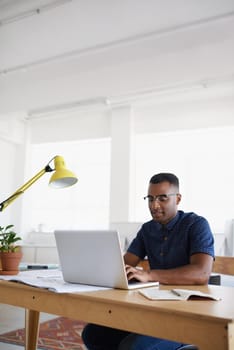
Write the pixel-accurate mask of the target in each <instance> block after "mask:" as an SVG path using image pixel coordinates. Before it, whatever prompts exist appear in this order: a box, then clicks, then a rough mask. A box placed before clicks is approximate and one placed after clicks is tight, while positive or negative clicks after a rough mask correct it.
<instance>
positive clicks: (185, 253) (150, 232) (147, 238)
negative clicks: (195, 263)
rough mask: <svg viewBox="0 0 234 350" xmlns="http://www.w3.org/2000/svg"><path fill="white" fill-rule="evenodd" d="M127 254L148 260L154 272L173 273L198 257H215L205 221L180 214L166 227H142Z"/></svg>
mask: <svg viewBox="0 0 234 350" xmlns="http://www.w3.org/2000/svg"><path fill="white" fill-rule="evenodd" d="M127 251H128V252H129V253H132V254H135V255H137V256H138V257H139V258H141V259H144V258H145V257H146V256H147V257H148V260H149V264H150V268H151V269H171V268H175V267H179V266H183V265H187V264H189V263H190V256H191V255H193V254H196V253H205V254H209V255H211V256H212V257H214V238H213V235H212V232H211V229H210V226H209V223H208V221H207V220H206V219H205V218H204V217H202V216H199V215H197V214H195V213H184V212H183V211H181V210H179V211H178V212H177V214H176V216H175V217H174V218H173V219H172V220H171V221H170V222H169V223H168V224H166V225H162V224H159V223H158V222H156V221H154V220H151V221H149V222H146V223H145V224H143V225H142V227H141V229H140V231H139V232H138V233H137V235H136V238H135V239H134V240H133V241H132V242H131V244H130V246H129V248H128V250H127Z"/></svg>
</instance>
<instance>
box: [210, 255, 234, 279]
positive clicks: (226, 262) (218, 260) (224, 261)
mask: <svg viewBox="0 0 234 350" xmlns="http://www.w3.org/2000/svg"><path fill="white" fill-rule="evenodd" d="M212 271H213V272H215V273H221V274H224V275H233V276H234V256H216V257H215V261H214V263H213V270H212Z"/></svg>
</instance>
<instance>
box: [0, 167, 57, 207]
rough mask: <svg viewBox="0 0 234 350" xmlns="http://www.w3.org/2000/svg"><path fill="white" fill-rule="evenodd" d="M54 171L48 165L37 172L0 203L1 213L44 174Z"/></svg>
mask: <svg viewBox="0 0 234 350" xmlns="http://www.w3.org/2000/svg"><path fill="white" fill-rule="evenodd" d="M53 170H54V169H51V167H50V166H49V165H46V166H45V168H43V169H42V170H41V171H39V172H38V173H37V174H36V175H35V176H33V177H32V178H31V179H30V180H29V181H27V182H26V183H25V184H24V185H23V186H21V187H20V188H18V190H17V191H15V192H14V193H13V194H12V195H11V196H10V197H8V198H7V199H5V200H4V201H3V202H2V203H0V211H3V210H4V209H5V208H6V207H7V206H8V205H9V204H11V203H12V202H13V201H14V200H15V199H16V198H18V197H19V196H20V195H21V194H22V193H24V191H25V190H27V189H28V188H29V187H30V186H31V185H32V184H34V182H36V181H37V180H38V179H40V177H42V176H43V175H44V174H45V173H47V172H51V171H53Z"/></svg>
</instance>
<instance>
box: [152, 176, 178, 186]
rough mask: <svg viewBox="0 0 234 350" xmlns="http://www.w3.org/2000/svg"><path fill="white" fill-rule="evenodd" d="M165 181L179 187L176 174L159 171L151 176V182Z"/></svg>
mask: <svg viewBox="0 0 234 350" xmlns="http://www.w3.org/2000/svg"><path fill="white" fill-rule="evenodd" d="M164 181H167V182H169V183H170V184H171V185H174V186H176V187H177V188H178V189H179V179H178V177H177V176H176V175H174V174H171V173H159V174H156V175H154V176H152V177H151V179H150V183H151V184H158V183H161V182H164Z"/></svg>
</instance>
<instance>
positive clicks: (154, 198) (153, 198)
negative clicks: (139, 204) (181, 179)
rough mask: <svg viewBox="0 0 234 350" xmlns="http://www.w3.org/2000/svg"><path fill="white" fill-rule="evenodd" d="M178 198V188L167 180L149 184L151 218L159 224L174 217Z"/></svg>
mask: <svg viewBox="0 0 234 350" xmlns="http://www.w3.org/2000/svg"><path fill="white" fill-rule="evenodd" d="M163 195H165V196H163ZM180 200H181V195H180V194H179V193H178V188H177V187H175V186H174V185H171V184H170V183H169V182H167V181H165V182H161V183H159V184H151V183H150V184H149V189H148V205H149V210H150V213H151V215H152V218H153V219H154V220H155V221H157V222H159V223H160V224H167V223H168V222H169V221H170V220H171V219H173V218H174V217H175V215H176V213H177V206H178V204H179V202H180Z"/></svg>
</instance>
